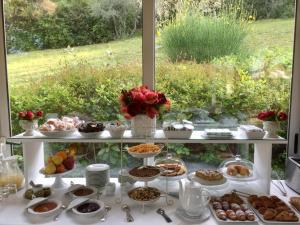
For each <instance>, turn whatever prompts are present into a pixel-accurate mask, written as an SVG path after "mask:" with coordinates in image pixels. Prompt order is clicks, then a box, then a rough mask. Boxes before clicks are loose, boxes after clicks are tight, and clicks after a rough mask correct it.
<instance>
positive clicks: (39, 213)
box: [28, 199, 62, 217]
mask: <svg viewBox="0 0 300 225" xmlns="http://www.w3.org/2000/svg"><path fill="white" fill-rule="evenodd" d="M47 202H54V203H56V207H55V208H54V209H52V210H50V211H47V212H36V211H34V210H33V209H34V208H35V207H36V206H37V205H39V204H44V203H47ZM61 205H62V204H61V202H60V201H58V200H55V199H46V200H45V201H41V202H38V203H36V204H34V205H32V206H31V207H29V208H28V213H30V214H33V215H37V216H46V217H48V216H53V215H54V214H55V213H56V212H57V211H58V210H59V209H60V207H61Z"/></svg>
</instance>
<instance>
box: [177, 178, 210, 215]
mask: <svg viewBox="0 0 300 225" xmlns="http://www.w3.org/2000/svg"><path fill="white" fill-rule="evenodd" d="M179 188H180V189H179V201H180V203H181V206H182V208H183V209H184V210H185V212H186V214H187V215H189V216H200V215H201V214H202V213H203V212H204V210H205V209H206V207H207V205H208V203H209V201H210V194H209V193H208V191H207V190H206V189H204V188H202V186H201V185H200V184H199V183H197V182H194V181H190V180H188V179H182V180H179Z"/></svg>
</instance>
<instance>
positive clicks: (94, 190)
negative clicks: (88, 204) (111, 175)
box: [70, 186, 97, 199]
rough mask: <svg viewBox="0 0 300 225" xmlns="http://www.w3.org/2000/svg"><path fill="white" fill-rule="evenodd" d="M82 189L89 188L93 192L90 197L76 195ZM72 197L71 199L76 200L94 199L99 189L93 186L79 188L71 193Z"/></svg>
mask: <svg viewBox="0 0 300 225" xmlns="http://www.w3.org/2000/svg"><path fill="white" fill-rule="evenodd" d="M81 188H88V189H91V190H92V191H93V192H92V193H91V194H89V195H82V196H79V195H75V194H74V192H75V191H76V190H78V189H81ZM70 195H71V197H72V198H73V199H74V198H79V197H80V198H82V197H83V198H93V197H95V196H96V195H97V188H95V187H92V186H81V187H78V188H77V189H75V190H73V191H71V192H70Z"/></svg>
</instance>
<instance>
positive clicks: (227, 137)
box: [202, 134, 233, 140]
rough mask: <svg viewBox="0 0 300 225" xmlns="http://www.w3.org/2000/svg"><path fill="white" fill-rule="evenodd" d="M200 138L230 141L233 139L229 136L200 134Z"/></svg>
mask: <svg viewBox="0 0 300 225" xmlns="http://www.w3.org/2000/svg"><path fill="white" fill-rule="evenodd" d="M202 136H203V137H204V138H205V139H222V140H223V139H232V138H233V135H230V136H220V135H206V134H202Z"/></svg>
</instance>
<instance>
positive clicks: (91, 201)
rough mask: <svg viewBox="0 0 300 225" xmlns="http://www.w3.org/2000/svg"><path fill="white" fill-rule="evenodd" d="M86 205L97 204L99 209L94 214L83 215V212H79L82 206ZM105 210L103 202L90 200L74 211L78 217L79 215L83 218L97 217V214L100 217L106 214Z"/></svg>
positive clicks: (73, 209)
mask: <svg viewBox="0 0 300 225" xmlns="http://www.w3.org/2000/svg"><path fill="white" fill-rule="evenodd" d="M86 203H96V204H98V205H99V209H97V210H96V211H94V212H89V213H82V212H79V211H78V210H77V208H78V207H80V206H81V205H84V204H86ZM104 208H105V205H104V203H103V202H102V201H99V200H93V199H90V200H88V201H86V202H84V203H82V204H80V205H77V206H76V207H74V208H72V211H73V213H75V214H76V215H79V216H83V217H93V216H96V215H97V214H98V215H100V214H103V213H104Z"/></svg>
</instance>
